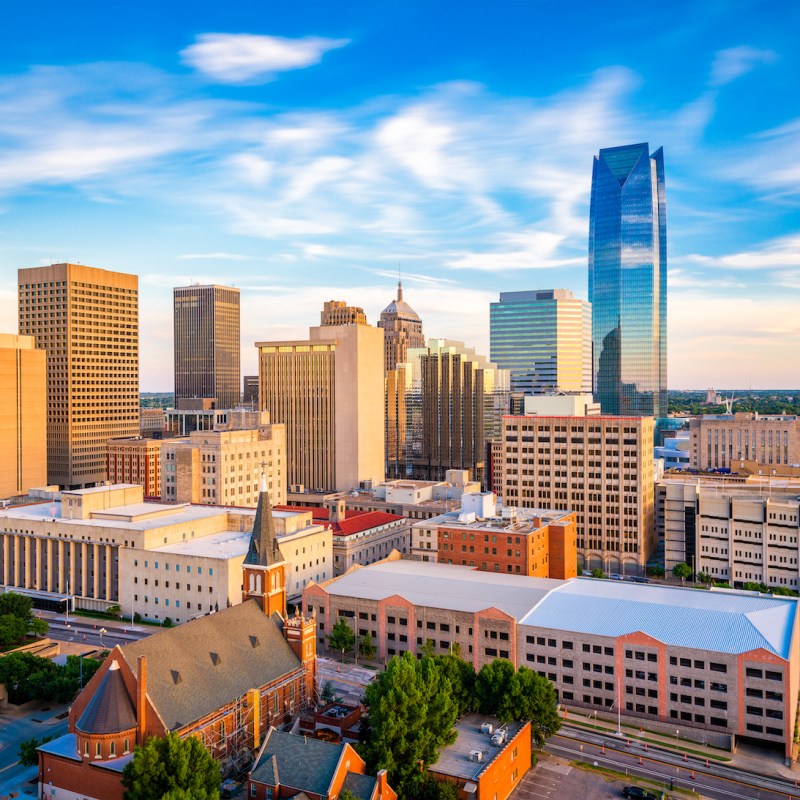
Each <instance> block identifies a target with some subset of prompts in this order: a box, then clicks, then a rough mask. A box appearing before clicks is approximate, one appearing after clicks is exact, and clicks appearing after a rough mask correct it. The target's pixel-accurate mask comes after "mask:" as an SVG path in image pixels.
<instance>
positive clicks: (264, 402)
mask: <svg viewBox="0 0 800 800" xmlns="http://www.w3.org/2000/svg"><path fill="white" fill-rule="evenodd" d="M256 347H257V348H258V352H259V361H258V374H259V383H260V385H259V397H260V404H261V409H262V410H264V411H268V412H269V415H270V419H272V421H273V422H278V423H284V424H285V425H286V439H287V450H288V462H289V466H288V476H289V485H290V486H297V485H302V486H304V487H306V488H308V489H323V490H331V489H336V490H341V491H346V490H351V489H354V488H357V487H358V486H359V485H360V484H361V483H362V482H364V481H372V482H373V483H374V484H377V483H379V482H381V481H382V480H383V478H384V387H383V331H382V330H381V329H380V328H374V327H372V326H371V325H321V326H319V327H316V328H311V329H310V331H309V338H308V339H307V340H303V341H286V342H257V343H256Z"/></svg>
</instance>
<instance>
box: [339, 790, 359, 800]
mask: <svg viewBox="0 0 800 800" xmlns="http://www.w3.org/2000/svg"><path fill="white" fill-rule="evenodd" d="M339 800H358V798H357V797H356V796H355V795H354V794H353V793H352V792H351V791H350V790H349V789H342V791H341V792H339Z"/></svg>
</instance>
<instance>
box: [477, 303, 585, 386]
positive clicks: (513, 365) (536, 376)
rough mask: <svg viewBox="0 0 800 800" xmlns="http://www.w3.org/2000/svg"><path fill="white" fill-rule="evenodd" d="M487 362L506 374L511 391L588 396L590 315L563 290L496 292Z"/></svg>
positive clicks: (491, 310)
mask: <svg viewBox="0 0 800 800" xmlns="http://www.w3.org/2000/svg"><path fill="white" fill-rule="evenodd" d="M489 324H490V348H491V351H490V354H489V357H490V358H491V359H492V361H493V362H494V363H495V364H497V366H498V367H500V368H502V369H507V370H509V372H510V373H511V391H513V392H524V393H525V394H558V393H570V394H571V393H585V392H591V391H592V312H591V306H590V305H589V304H588V303H587V302H586V301H585V300H577V299H576V298H575V297H573V295H572V292H570V291H569V290H567V289H548V290H544V291H531V292H501V293H500V302H498V303H492V304H491V306H490V308H489Z"/></svg>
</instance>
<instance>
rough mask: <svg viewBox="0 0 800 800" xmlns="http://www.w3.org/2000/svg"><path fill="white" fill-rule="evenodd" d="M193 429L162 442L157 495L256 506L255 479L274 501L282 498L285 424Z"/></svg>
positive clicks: (167, 499)
mask: <svg viewBox="0 0 800 800" xmlns="http://www.w3.org/2000/svg"><path fill="white" fill-rule="evenodd" d="M260 416H261V417H262V422H263V424H261V425H259V426H258V428H255V429H253V430H231V431H193V432H192V433H190V434H189V436H188V437H187V438H175V439H166V440H164V442H162V443H161V458H162V467H161V498H162V499H163V500H164V501H165V502H174V503H202V504H204V505H212V506H251V507H253V506H255V504H256V502H257V501H258V493H259V480H260V476H261V475H262V474H265V475H266V478H267V488H268V490H269V493H270V497H272V498H273V499H274V501H275V503H276V504H282V503H285V502H286V426H285V425H270V424H269V423H268V422H267V421H266V419H267V418H268V417H267V415H266V414H263V413H262V414H261V415H260Z"/></svg>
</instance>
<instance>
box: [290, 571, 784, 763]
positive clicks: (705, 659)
mask: <svg viewBox="0 0 800 800" xmlns="http://www.w3.org/2000/svg"><path fill="white" fill-rule="evenodd" d="M303 607H304V610H305V611H306V613H315V614H316V616H317V619H318V620H319V625H318V631H317V636H318V637H319V639H318V641H319V643H321V644H324V641H325V636H326V634H327V633H330V631H331V629H332V627H333V625H334V624H335V623H336V621H337V620H338V619H340V618H345V619H347V620H348V622H349V624H352V626H353V627H354V628H355V629H356V632H357V633H358V634H359V635H365V634H366V633H367V632H369V633H370V634H371V636H372V638H373V639H374V641H375V643H376V645H377V647H378V657H379V658H389V657H391V656H393V655H399V654H402V653H403V652H406V651H410V652H413V653H419V652H421V650H422V647H423V646H425V645H426V643H427V642H432V643H433V645H434V650H435V652H437V653H447V652H450V651H451V650H457V651H458V652H460V653H461V657H462V658H465V659H466V660H468V661H470V662H472V664H473V666H474V667H475V668H476V669H480V667H482V666H483V665H484V664H486V663H488V662H490V661H492V660H493V659H495V658H507V659H509V660H510V661H512V662H514V663H515V664H517V665H518V666H521V665H526V666H529V667H531V668H533V669H536V670H537V671H538V672H539V673H540V674H542V675H544V676H545V677H547V678H549V679H550V680H551V681H552V682H553V683H554V685H555V687H556V690H557V692H558V697H559V700H560V702H561V703H562V704H563V705H566V706H572V707H576V708H582V709H584V710H590V711H595V710H596V711H599V712H601V713H602V712H603V711H606V712H607V713H609V714H615V712H616V709H617V707H618V705H617V704H620V703H621V708H622V713H623V715H625V717H627V718H632V720H635V721H636V722H639V721H640V720H641V721H644V722H645V724H647V725H648V726H649V727H650V728H652V729H653V730H660V731H662V732H667V731H669V730H673V731H674V729H675V727H676V725H677V726H679V727H680V728H681V729H683V728H686V729H693V730H694V733H692V732H691V731H689V730H687V736H688V738H691V737H692V735H694V736H697V737H703V738H704V739H707V740H708V741H716V742H719V743H729V744H730V743H732V742H734V741H735V740H736V739H739V738H744V739H750V740H753V741H757V742H758V743H759V744H760V745H762V746H764V745H767V746H771V747H773V748H775V749H778V750H779V751H780V752H781V753H782V754H783V755H784V756H785V757H786V759H787V760H788V759H789V758H790V757H791V754H792V746H793V734H794V725H795V720H796V718H797V705H796V703H795V701H794V700H795V698H796V697H797V687H798V685H800V637H798V612H797V600H796V599H794V598H784V597H773V596H768V595H763V596H761V595H759V596H753V595H751V594H742V593H740V592H735V591H721V590H715V591H707V590H700V589H683V588H677V587H667V586H655V585H646V584H645V585H642V584H635V583H631V582H628V581H605V580H595V579H592V578H575V579H572V580H568V581H558V580H552V579H544V578H529V577H525V576H522V575H519V576H518V575H507V574H502V573H501V574H497V573H493V572H482V571H479V570H475V569H469V568H465V567H461V566H451V565H444V564H431V563H425V562H419V561H399V560H398V561H386V562H383V563H381V564H374V565H372V566H370V567H363V568H360V569H356V570H353V571H351V572H350V573H348V574H346V575H344V576H342V577H341V578H336V579H334V580H332V581H329V582H328V583H327V584H325V585H322V586H320V585H315V584H311V585H310V586H308V588H307V589H306V591H305V592H304V594H303ZM612 709H613V711H612Z"/></svg>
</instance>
